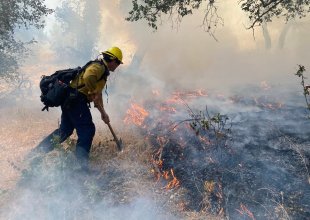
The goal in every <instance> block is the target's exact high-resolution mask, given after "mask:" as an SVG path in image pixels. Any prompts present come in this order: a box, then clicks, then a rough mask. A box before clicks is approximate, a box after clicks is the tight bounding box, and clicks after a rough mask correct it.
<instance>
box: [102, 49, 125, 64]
mask: <svg viewBox="0 0 310 220" xmlns="http://www.w3.org/2000/svg"><path fill="white" fill-rule="evenodd" d="M102 53H103V54H107V55H110V56H112V57H115V58H116V59H118V60H119V61H120V63H123V62H122V60H123V53H122V51H121V49H119V48H118V47H111V48H110V49H108V50H106V51H104V52H102Z"/></svg>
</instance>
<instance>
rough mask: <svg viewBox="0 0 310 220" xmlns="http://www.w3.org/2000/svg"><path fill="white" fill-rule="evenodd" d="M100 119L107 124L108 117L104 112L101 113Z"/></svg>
mask: <svg viewBox="0 0 310 220" xmlns="http://www.w3.org/2000/svg"><path fill="white" fill-rule="evenodd" d="M101 119H102V121H104V123H106V124H108V123H109V122H110V117H109V115H108V114H107V113H106V112H102V113H101Z"/></svg>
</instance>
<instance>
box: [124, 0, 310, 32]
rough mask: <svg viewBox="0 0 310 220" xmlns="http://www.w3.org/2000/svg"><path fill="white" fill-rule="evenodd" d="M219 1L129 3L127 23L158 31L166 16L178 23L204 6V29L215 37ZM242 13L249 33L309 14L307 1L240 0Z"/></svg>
mask: <svg viewBox="0 0 310 220" xmlns="http://www.w3.org/2000/svg"><path fill="white" fill-rule="evenodd" d="M218 2H220V1H219V0H170V1H162V0H161V1H158V0H140V1H138V0H132V9H131V11H130V12H129V17H127V18H126V20H128V21H138V20H143V19H145V20H146V21H147V22H148V25H149V26H150V27H152V28H153V29H155V30H156V29H157V28H158V27H157V24H158V20H159V18H161V16H162V15H164V14H166V15H169V16H170V17H173V16H176V18H177V21H181V19H182V18H183V17H184V16H186V15H190V14H193V11H194V10H196V9H199V8H200V7H201V6H202V5H203V3H206V6H204V7H205V9H206V10H205V11H206V12H205V16H204V18H203V21H202V23H203V26H204V27H205V28H206V31H207V32H208V33H209V34H211V35H212V36H213V37H214V31H215V29H216V28H217V26H218V25H223V20H222V18H221V17H220V16H219V15H218V13H217V10H218V5H217V3H218ZM238 2H239V4H240V6H241V9H242V10H243V11H244V12H245V13H246V14H247V15H248V18H249V22H250V25H249V26H248V27H247V28H248V29H253V30H254V28H255V27H256V26H260V25H262V24H263V23H264V22H271V21H272V19H273V18H275V17H283V18H284V19H285V20H286V21H288V20H291V19H294V18H302V17H305V16H306V15H307V13H309V12H310V0H239V1H238Z"/></svg>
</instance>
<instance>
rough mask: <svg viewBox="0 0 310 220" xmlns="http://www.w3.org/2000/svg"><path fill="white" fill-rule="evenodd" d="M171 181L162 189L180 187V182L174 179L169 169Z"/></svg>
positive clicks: (171, 170)
mask: <svg viewBox="0 0 310 220" xmlns="http://www.w3.org/2000/svg"><path fill="white" fill-rule="evenodd" d="M170 173H171V175H172V180H171V181H170V182H169V183H168V184H167V185H166V186H165V187H164V188H165V189H173V188H177V187H179V186H180V181H179V180H178V179H177V178H176V177H175V175H174V172H173V169H170Z"/></svg>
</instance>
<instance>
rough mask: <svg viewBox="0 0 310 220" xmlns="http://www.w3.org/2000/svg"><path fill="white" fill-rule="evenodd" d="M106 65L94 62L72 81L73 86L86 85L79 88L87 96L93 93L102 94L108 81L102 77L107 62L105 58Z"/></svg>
mask: <svg viewBox="0 0 310 220" xmlns="http://www.w3.org/2000/svg"><path fill="white" fill-rule="evenodd" d="M103 62H104V64H105V65H102V64H100V63H97V62H94V63H91V64H90V65H89V66H88V67H87V68H86V69H85V71H84V72H82V73H81V74H80V75H79V76H78V77H76V78H75V79H74V80H72V82H71V83H70V86H71V87H72V88H79V87H80V86H82V85H85V86H83V87H81V88H80V89H78V91H79V92H81V93H83V94H84V95H86V96H87V97H88V96H89V95H92V94H101V93H102V90H103V89H104V86H105V84H106V81H105V79H104V78H102V76H103V74H104V72H105V71H106V70H105V68H106V67H105V66H106V65H107V63H106V62H105V61H104V60H103Z"/></svg>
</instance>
